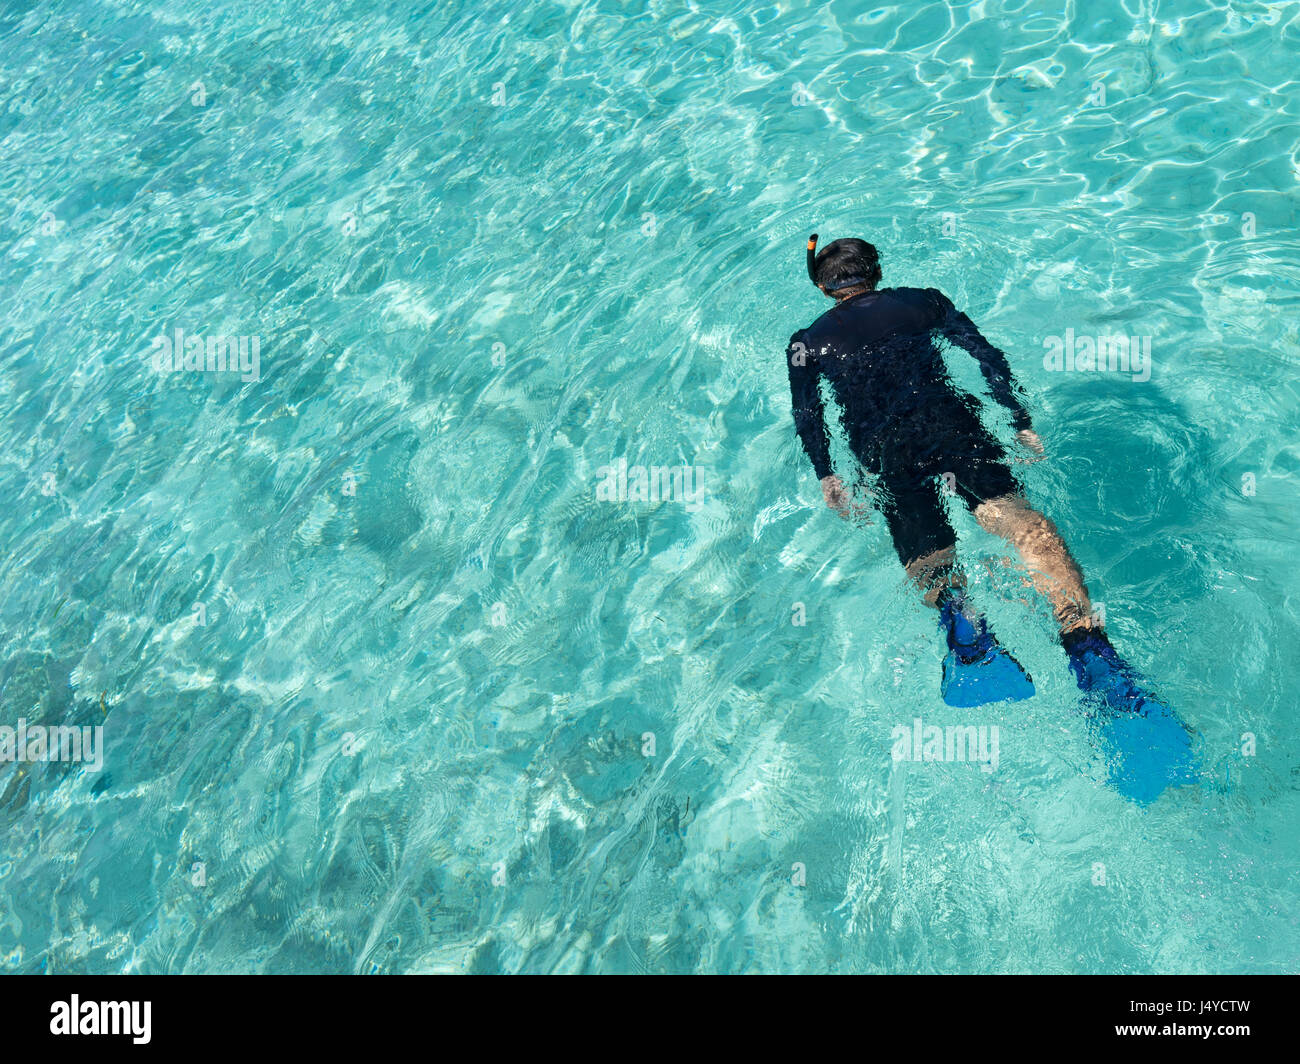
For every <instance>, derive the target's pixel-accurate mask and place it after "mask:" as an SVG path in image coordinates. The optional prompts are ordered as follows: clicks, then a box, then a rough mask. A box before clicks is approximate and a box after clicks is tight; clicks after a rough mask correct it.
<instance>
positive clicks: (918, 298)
mask: <svg viewBox="0 0 1300 1064" xmlns="http://www.w3.org/2000/svg"><path fill="white" fill-rule="evenodd" d="M885 291H886V292H888V293H889V294H890V295H892V296H893V297H894V298H895V299H899V300H902V301H903V302H905V303H925V304H928V305H929V306H932V307H935V308H936V309H939V310H947V308H948V307H950V306H951V305H952V300H950V299H949V298H948V297H947V296H946V295H944V294H943V293H942V292H941V291H939V289H937V288H886V289H885Z"/></svg>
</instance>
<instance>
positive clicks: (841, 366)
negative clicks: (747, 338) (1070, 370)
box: [787, 288, 1028, 476]
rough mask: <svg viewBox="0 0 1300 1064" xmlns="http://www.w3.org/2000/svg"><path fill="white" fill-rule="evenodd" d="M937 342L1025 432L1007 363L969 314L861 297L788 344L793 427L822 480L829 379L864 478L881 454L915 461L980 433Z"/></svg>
mask: <svg viewBox="0 0 1300 1064" xmlns="http://www.w3.org/2000/svg"><path fill="white" fill-rule="evenodd" d="M936 335H942V336H944V337H945V338H946V339H948V340H949V341H951V342H952V343H954V344H956V345H958V346H960V347H962V348H964V349H965V350H966V351H968V352H970V354H972V355H973V356H974V357H975V358H976V359H977V360H978V361H979V363H980V366H981V368H982V369H983V371H984V376H985V379H986V380H987V381H988V382H989V385H990V388H991V390H992V392H993V395H994V397H995V398H996V399H997V400H998V401H999V402H1001V403H1002V404H1003V405H1005V406H1007V407H1008V409H1010V410H1011V411H1012V414H1013V417H1014V419H1015V420H1016V422H1017V427H1019V425H1020V424H1021V423H1023V424H1028V415H1027V414H1026V413H1025V411H1024V409H1023V407H1022V406H1021V405H1020V403H1019V400H1018V399H1017V397H1016V396H1015V395H1014V393H1013V392H1012V389H1011V385H1010V370H1009V368H1008V367H1007V362H1006V357H1005V356H1004V355H1003V354H1002V352H1001V351H999V350H997V348H995V347H993V346H992V345H991V344H989V343H988V341H986V340H985V339H984V338H983V337H982V336H981V335H980V334H979V331H978V330H977V329H976V328H975V326H974V324H973V323H972V322H971V320H970V319H969V318H968V317H966V315H965V314H963V313H961V311H959V310H957V308H956V307H954V306H953V304H952V302H951V301H950V300H949V299H948V298H947V297H946V296H945V295H944V294H943V293H942V292H940V291H938V290H937V289H934V288H925V289H921V288H886V289H881V290H879V291H870V292H863V293H862V294H861V295H857V296H854V297H852V298H850V299H845V300H843V301H842V302H841V303H839V304H837V305H836V306H834V307H832V308H831V309H830V310H828V311H827V312H826V313H825V314H823V315H822V316H821V317H820V318H818V319H817V320H816V321H815V322H813V324H812V325H810V326H809V327H808V328H806V329H801V330H800V331H799V332H796V333H795V334H794V335H793V336H792V337H791V338H790V347H789V349H788V351H787V358H788V362H789V366H790V388H791V393H792V396H793V400H794V414H795V423H796V425H797V427H798V429H799V434H800V437H801V438H802V439H803V442H804V446H805V448H806V449H807V450H808V453H809V456H810V457H811V458H812V460H813V465H814V467H817V471H818V475H819V476H821V475H825V474H824V472H823V469H825V468H829V465H828V457H829V456H828V446H827V442H826V437H825V429H824V413H823V411H822V403H821V395H820V390H819V382H820V378H822V377H825V378H826V380H827V381H828V382H829V383H830V385H831V387H832V388H833V390H834V394H835V398H836V401H837V402H838V404H839V406H840V409H841V411H842V413H843V421H844V427H845V431H846V433H847V435H848V441H849V445H850V447H851V448H852V449H853V451H854V453H855V454H856V456H857V457H858V460H859V461H861V462H862V463H864V464H865V465H866V466H867V467H868V468H869V469H872V470H873V471H874V470H878V469H879V465H880V461H881V457H882V453H884V452H892V453H898V452H913V451H915V450H916V449H918V448H921V449H924V448H927V447H928V446H929V443H927V437H928V440H929V442H930V443H932V442H933V440H934V437H935V435H936V434H943V435H947V436H950V437H957V438H960V437H963V436H967V435H969V434H971V433H977V432H979V431H980V426H979V416H978V406H977V404H976V402H975V400H974V398H973V397H972V396H970V395H968V394H967V393H965V392H962V391H959V390H958V389H957V388H956V387H955V386H954V384H953V382H952V380H951V378H950V377H949V376H948V372H947V370H946V368H945V367H944V363H943V357H942V355H941V353H940V351H939V347H938V346H937V344H936Z"/></svg>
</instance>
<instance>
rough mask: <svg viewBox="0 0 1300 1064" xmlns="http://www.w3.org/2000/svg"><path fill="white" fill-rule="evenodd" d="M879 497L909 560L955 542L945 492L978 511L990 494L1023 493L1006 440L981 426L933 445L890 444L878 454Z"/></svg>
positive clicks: (903, 558)
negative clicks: (1002, 441) (1010, 465)
mask: <svg viewBox="0 0 1300 1064" xmlns="http://www.w3.org/2000/svg"><path fill="white" fill-rule="evenodd" d="M879 469H880V477H879V480H878V482H877V497H878V499H879V503H880V509H881V512H882V513H883V514H884V515H885V522H886V524H888V526H889V534H890V535H891V536H893V538H894V549H895V550H896V551H897V552H898V558H899V560H900V561H901V562H902V563H903V564H904V565H907V564H909V563H910V562H913V561H916V560H917V559H918V558H924V557H925V556H926V555H927V554H933V553H934V552H935V551H937V550H943V549H945V548H947V547H952V546H955V545H956V543H957V534H956V533H955V532H954V531H953V527H952V524H951V522H949V520H948V514H947V511H946V508H945V507H946V497H952V498H959V499H961V500H962V501H963V502H964V503H965V504H966V505H967V506H968V507H969V508H970V509H972V510H974V509H975V507H977V506H978V505H979V504H980V503H982V502H985V501H987V500H988V499H996V498H999V497H1001V496H1003V495H1020V494H1022V493H1023V490H1024V489H1023V488H1022V487H1021V485H1020V482H1019V481H1018V480H1017V479H1016V477H1015V475H1014V474H1013V473H1012V472H1011V470H1010V469H1009V468H1008V464H1007V453H1006V451H1005V450H1003V448H1002V445H1001V444H999V443H998V441H997V440H995V439H994V438H993V437H992V436H990V435H989V434H988V433H986V432H984V431H983V430H982V429H981V430H979V431H977V432H968V433H964V434H962V435H961V436H959V437H952V436H949V437H948V438H946V439H942V440H935V441H934V443H933V446H930V447H926V448H922V447H916V446H901V445H894V446H886V447H883V448H882V450H881V455H880V465H879Z"/></svg>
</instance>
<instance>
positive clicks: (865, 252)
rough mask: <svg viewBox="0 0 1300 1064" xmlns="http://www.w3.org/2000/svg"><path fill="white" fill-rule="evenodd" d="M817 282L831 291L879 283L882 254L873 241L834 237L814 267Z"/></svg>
mask: <svg viewBox="0 0 1300 1064" xmlns="http://www.w3.org/2000/svg"><path fill="white" fill-rule="evenodd" d="M813 270H814V271H815V274H816V279H817V283H818V284H819V285H821V286H822V287H823V288H825V289H827V290H828V291H831V292H834V291H836V290H838V289H841V288H853V287H856V286H857V285H860V284H862V285H866V286H867V287H868V288H875V287H876V285H878V284H879V283H880V255H879V254H878V253H877V251H876V248H875V246H874V245H873V244H868V243H867V242H866V241H865V240H859V239H858V238H857V237H852V236H850V237H845V238H844V239H842V240H832V241H831V242H830V243H829V244H827V245H826V246H825V247H824V248H822V249H821V251H819V252H818V253H817V260H816V264H815V265H814V267H813Z"/></svg>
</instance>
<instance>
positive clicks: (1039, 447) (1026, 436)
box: [1016, 429, 1045, 462]
mask: <svg viewBox="0 0 1300 1064" xmlns="http://www.w3.org/2000/svg"><path fill="white" fill-rule="evenodd" d="M1016 439H1017V440H1019V441H1020V445H1021V446H1022V447H1024V448H1025V450H1027V451H1029V452H1030V453H1031V454H1032V455H1033V457H1031V458H1022V459H1020V461H1022V462H1037V461H1038V460H1039V459H1041V458H1043V457H1045V452H1044V450H1043V441H1042V440H1040V439H1039V438H1038V433H1036V432H1035V431H1034V430H1033V429H1021V430H1020V431H1019V432H1017V433H1016Z"/></svg>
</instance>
